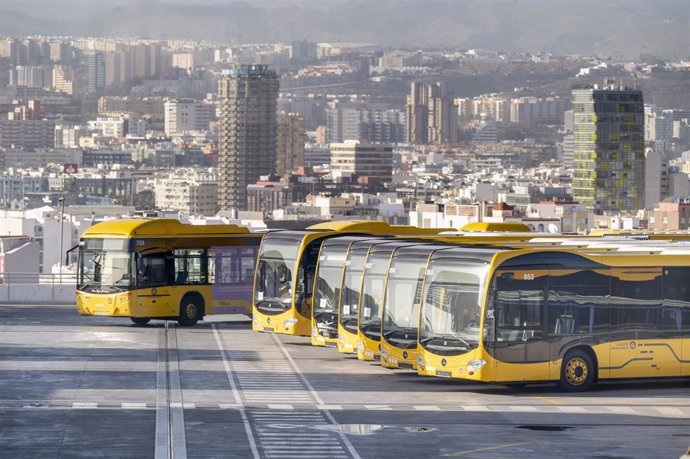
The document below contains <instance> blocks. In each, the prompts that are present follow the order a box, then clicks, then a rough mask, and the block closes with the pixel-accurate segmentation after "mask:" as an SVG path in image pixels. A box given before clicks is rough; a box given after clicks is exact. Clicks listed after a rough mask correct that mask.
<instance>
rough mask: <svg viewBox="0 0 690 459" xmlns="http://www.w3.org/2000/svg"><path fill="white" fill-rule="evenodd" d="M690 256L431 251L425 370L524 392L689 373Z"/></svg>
mask: <svg viewBox="0 0 690 459" xmlns="http://www.w3.org/2000/svg"><path fill="white" fill-rule="evenodd" d="M689 255H690V253H688V251H683V250H680V249H669V250H662V251H661V252H658V253H648V254H640V253H634V252H629V253H626V252H596V253H594V252H588V251H587V250H581V249H579V250H565V249H513V250H505V249H496V248H481V249H480V248H477V249H467V248H464V249H449V250H443V251H439V252H436V253H434V254H432V255H431V257H430V259H429V263H428V265H427V273H426V277H425V280H424V286H423V290H422V301H421V307H420V316H419V335H418V341H417V348H418V352H419V357H418V367H417V372H418V373H419V374H421V375H426V376H440V377H450V378H463V379H470V380H476V381H487V382H499V383H513V384H525V383H532V382H544V381H557V382H558V384H559V386H560V387H561V388H562V389H563V390H566V391H581V390H585V389H587V388H588V387H590V386H591V384H593V383H594V382H596V381H599V380H604V379H621V378H654V377H688V376H690V287H688V282H687V279H688V278H690V257H689Z"/></svg>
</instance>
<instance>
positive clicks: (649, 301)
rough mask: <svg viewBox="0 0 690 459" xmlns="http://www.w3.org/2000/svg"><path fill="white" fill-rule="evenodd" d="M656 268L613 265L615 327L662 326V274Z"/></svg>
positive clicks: (613, 317) (633, 328) (613, 322)
mask: <svg viewBox="0 0 690 459" xmlns="http://www.w3.org/2000/svg"><path fill="white" fill-rule="evenodd" d="M654 271H655V268H639V269H625V270H622V269H612V270H611V306H612V318H611V319H612V322H611V323H612V326H613V329H614V331H616V330H618V331H625V330H635V329H643V330H659V329H661V305H662V304H663V299H662V288H661V287H662V282H661V279H662V276H661V270H658V273H656V272H654Z"/></svg>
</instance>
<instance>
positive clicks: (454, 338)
mask: <svg viewBox="0 0 690 459" xmlns="http://www.w3.org/2000/svg"><path fill="white" fill-rule="evenodd" d="M434 339H443V340H448V341H459V342H460V344H462V345H463V346H465V347H466V348H467V349H471V348H472V345H471V344H470V343H469V342H467V341H465V340H464V339H462V338H460V337H459V336H456V335H451V334H442V335H432V336H429V337H427V338H422V339H420V340H419V342H420V343H422V344H426V343H428V342H430V341H431V340H434Z"/></svg>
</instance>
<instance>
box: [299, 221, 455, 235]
mask: <svg viewBox="0 0 690 459" xmlns="http://www.w3.org/2000/svg"><path fill="white" fill-rule="evenodd" d="M307 230H312V231H313V230H316V231H334V232H340V233H348V232H349V233H365V234H372V235H375V234H385V235H388V234H390V235H396V234H420V235H422V234H438V233H440V232H442V231H448V228H417V227H416V226H409V225H389V224H388V223H386V222H381V221H375V220H343V221H334V222H325V223H319V224H316V225H312V226H309V227H308V228H307Z"/></svg>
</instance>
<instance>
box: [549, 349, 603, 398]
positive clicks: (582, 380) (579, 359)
mask: <svg viewBox="0 0 690 459" xmlns="http://www.w3.org/2000/svg"><path fill="white" fill-rule="evenodd" d="M594 373H595V370H594V363H593V362H592V357H591V356H590V355H589V353H587V352H585V351H584V350H582V349H573V350H571V351H568V352H567V353H566V354H565V357H563V364H562V365H561V380H560V381H559V383H558V386H559V387H560V388H561V390H563V391H565V392H582V391H585V390H587V389H589V387H590V386H591V385H592V382H593V381H594Z"/></svg>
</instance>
